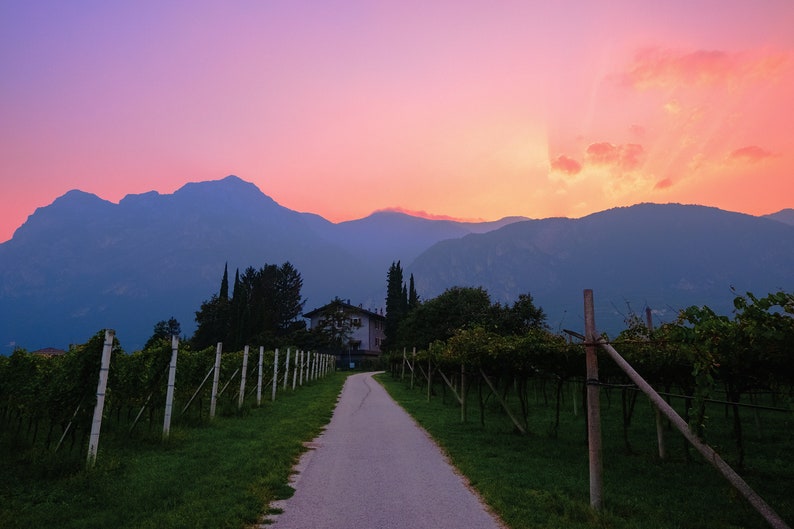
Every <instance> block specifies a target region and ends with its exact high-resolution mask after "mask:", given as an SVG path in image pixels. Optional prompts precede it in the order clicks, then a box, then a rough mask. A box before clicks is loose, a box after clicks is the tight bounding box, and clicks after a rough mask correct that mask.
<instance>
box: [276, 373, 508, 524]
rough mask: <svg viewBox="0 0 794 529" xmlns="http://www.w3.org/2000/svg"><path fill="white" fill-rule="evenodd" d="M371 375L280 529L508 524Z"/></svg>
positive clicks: (344, 401) (299, 484)
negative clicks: (458, 472) (468, 485)
mask: <svg viewBox="0 0 794 529" xmlns="http://www.w3.org/2000/svg"><path fill="white" fill-rule="evenodd" d="M372 375H373V374H372V373H363V374H357V375H352V376H351V377H349V378H348V379H347V381H346V382H345V385H344V388H343V389H342V393H341V396H340V399H339V403H338V404H337V407H336V410H335V411H334V414H333V417H332V419H331V422H330V423H329V424H328V427H327V429H326V430H325V432H324V433H323V434H322V435H321V436H320V437H318V438H317V439H315V440H314V441H313V442H312V443H310V447H311V448H312V449H311V450H309V452H307V453H306V454H305V455H304V457H303V458H302V459H301V462H300V463H299V465H298V467H297V469H296V470H297V471H298V474H297V475H296V479H295V481H294V483H293V487H295V494H294V496H293V497H292V498H290V499H288V500H283V501H281V502H277V503H276V504H274V505H273V507H278V508H281V509H283V513H282V514H280V515H278V516H272V517H271V520H273V521H274V522H275V523H274V524H273V525H269V526H263V527H273V528H275V529H337V528H338V529H343V528H344V529H390V528H400V529H405V528H412V529H422V528H426V529H447V528H448V529H503V527H504V526H503V525H501V524H500V522H499V520H498V519H497V518H496V517H495V516H494V515H492V514H490V513H489V512H488V511H487V510H486V508H485V507H484V506H483V504H482V502H481V501H480V500H479V498H478V497H477V496H476V495H475V493H474V492H472V491H471V490H470V489H469V488H468V487H467V485H466V482H465V478H462V477H461V476H460V475H458V474H457V473H456V472H455V470H454V469H453V468H452V466H450V464H449V462H448V461H447V459H446V457H445V456H444V455H443V454H442V452H441V451H440V450H439V448H438V447H437V446H436V445H435V443H434V442H433V441H432V440H430V438H429V436H428V435H427V433H426V432H425V431H424V430H422V429H421V428H419V427H418V426H417V425H416V423H415V422H414V421H413V419H412V418H411V417H410V416H409V415H408V414H407V413H406V412H405V411H404V410H403V409H402V408H400V407H399V406H398V405H397V404H396V403H395V402H394V401H393V400H392V398H391V397H390V396H389V395H388V394H387V393H386V391H385V390H384V389H383V387H382V386H381V385H380V384H378V383H377V382H376V381H374V380H373V379H372Z"/></svg>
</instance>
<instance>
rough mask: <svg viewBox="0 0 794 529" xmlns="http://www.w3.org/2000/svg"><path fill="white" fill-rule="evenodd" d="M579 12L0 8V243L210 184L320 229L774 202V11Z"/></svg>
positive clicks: (790, 110) (783, 142)
mask: <svg viewBox="0 0 794 529" xmlns="http://www.w3.org/2000/svg"><path fill="white" fill-rule="evenodd" d="M600 4H601V3H597V2H587V3H584V2H582V3H580V2H572V1H568V2H554V3H545V2H525V1H520V2H519V1H516V2H500V3H496V4H495V3H493V2H479V1H473V2H446V1H440V2H413V1H402V2H377V3H372V2H355V1H345V2H304V1H295V2H292V1H291V2H279V1H274V2H235V3H223V2H204V1H200V2H189V3H181V2H174V3H171V2H169V3H161V2H134V3H121V4H119V3H115V2H94V1H80V2H23V1H16V0H11V1H8V2H2V3H0V72H2V73H1V74H0V124H1V125H0V186H2V187H0V189H1V190H2V193H1V194H0V197H1V198H0V241H5V240H7V239H9V238H10V237H11V236H12V234H13V232H14V230H15V229H16V228H18V227H19V226H20V225H21V224H22V223H24V221H25V219H26V218H27V216H28V215H30V214H32V213H33V212H34V210H35V209H36V208H37V207H40V206H44V205H47V204H49V203H51V202H52V201H53V200H54V199H55V198H57V197H58V196H60V195H62V194H64V193H65V192H67V191H69V190H71V189H82V190H83V191H87V192H90V193H95V194H97V195H99V196H100V197H102V198H104V199H107V200H111V201H114V202H117V201H119V200H120V199H121V198H123V197H124V196H125V195H126V194H128V193H142V192H146V191H150V190H157V191H159V192H161V193H171V192H173V191H175V190H176V189H178V188H179V187H181V186H183V185H184V184H185V183H187V182H195V181H203V180H217V179H220V178H223V177H225V176H226V175H229V174H236V175H237V176H239V177H240V178H242V179H243V180H246V181H250V182H253V183H255V184H256V185H257V186H258V187H259V188H260V189H261V190H262V191H263V192H264V193H265V194H267V195H269V196H271V197H272V198H273V199H274V200H276V201H277V202H279V203H280V204H282V205H283V206H286V207H289V208H291V209H295V210H298V211H307V212H313V213H317V214H319V215H322V216H323V217H325V218H327V219H329V220H331V221H334V222H339V221H344V220H350V219H355V218H361V217H364V216H366V215H368V214H370V213H372V212H374V211H378V210H385V209H388V210H397V211H408V212H414V213H416V214H419V215H421V216H425V217H428V218H460V219H465V220H475V219H476V220H496V219H499V218H501V217H506V216H513V215H521V216H526V217H531V218H543V217H550V216H569V217H579V216H582V215H586V214H589V213H592V212H595V211H600V210H603V209H607V208H610V207H615V206H623V205H631V204H635V203H638V202H660V203H666V202H682V203H697V204H703V205H708V206H716V207H719V208H723V209H727V210H731V211H740V212H745V213H750V214H765V213H772V212H775V211H778V210H780V209H783V208H788V207H794V145H793V144H794V133H792V125H791V119H792V116H794V96H792V94H794V31H793V30H792V28H794V6H793V5H792V4H791V2H790V1H789V0H779V1H778V0H764V1H762V2H734V1H727V2H627V1H626V2H612V3H610V4H609V6H608V7H605V6H603V5H600ZM417 212H418V213H417Z"/></svg>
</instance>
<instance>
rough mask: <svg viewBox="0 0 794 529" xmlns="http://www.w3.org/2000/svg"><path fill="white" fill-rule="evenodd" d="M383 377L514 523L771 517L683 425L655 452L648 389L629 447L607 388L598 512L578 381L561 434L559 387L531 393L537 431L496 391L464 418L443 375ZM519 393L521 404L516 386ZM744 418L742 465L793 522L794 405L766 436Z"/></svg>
mask: <svg viewBox="0 0 794 529" xmlns="http://www.w3.org/2000/svg"><path fill="white" fill-rule="evenodd" d="M378 379H379V380H380V381H381V383H383V385H384V386H385V387H386V389H387V390H388V391H389V393H390V394H391V395H392V396H393V397H394V398H395V400H397V401H398V402H399V403H400V404H401V405H402V406H403V407H404V408H405V409H406V410H407V411H408V412H409V413H410V414H411V415H412V416H414V418H415V419H416V420H417V421H418V422H419V423H420V424H421V425H422V426H423V427H424V428H426V429H427V430H428V432H429V433H430V434H431V435H432V436H433V437H434V438H435V439H436V441H437V442H438V443H439V444H440V445H441V446H442V447H443V449H444V450H445V451H446V452H447V453H448V455H449V456H450V458H451V460H452V461H453V463H454V464H455V466H456V467H458V468H459V470H460V471H461V472H462V473H463V474H464V475H466V476H467V477H468V478H469V480H470V481H471V483H472V485H473V486H474V487H475V488H476V489H477V490H478V491H479V492H480V494H481V495H482V496H483V498H484V499H485V501H486V502H487V503H488V504H489V505H491V507H492V508H493V509H494V510H495V511H496V512H497V513H498V514H499V515H500V516H501V517H502V519H503V520H504V521H505V522H506V523H507V524H508V525H509V526H510V527H511V528H513V529H519V528H533V529H543V528H561V529H562V528H566V529H576V528H592V527H605V528H615V529H623V528H626V529H628V528H631V529H662V528H702V529H728V528H731V529H734V528H735V529H738V528H759V529H761V528H766V527H768V526H767V524H766V522H765V521H764V519H763V518H762V517H761V515H759V514H758V513H756V512H755V511H754V510H753V509H752V508H751V507H750V506H749V505H748V504H747V503H746V501H745V500H744V499H743V498H742V497H741V496H739V495H738V494H737V493H736V492H735V491H734V490H733V489H732V488H731V487H730V486H729V485H728V483H727V482H726V481H725V480H724V479H723V478H722V476H721V475H720V474H719V473H718V472H717V471H716V470H715V469H714V468H713V467H711V466H710V465H709V464H708V463H706V462H705V461H704V460H703V459H702V457H701V456H700V455H699V454H698V453H697V452H695V451H694V450H692V451H691V454H692V456H691V460H688V458H687V455H686V449H685V448H684V446H685V445H684V440H683V438H682V436H681V435H680V434H678V433H677V432H674V431H672V430H671V431H668V432H667V434H666V438H667V451H668V457H667V458H666V459H665V460H664V461H661V460H659V458H658V455H657V445H656V430H655V423H654V418H653V414H652V409H651V407H650V404H649V403H648V401H647V399H646V398H645V397H644V396H639V397H638V400H637V404H636V409H635V414H634V418H633V421H632V425H631V427H630V429H629V440H630V444H631V453H629V452H628V451H627V449H626V446H625V443H624V440H623V429H622V413H621V400H620V392H619V390H612V391H611V394H610V397H611V399H607V398H606V395H602V398H601V404H602V440H603V459H604V463H603V466H604V474H603V476H604V478H603V479H604V491H603V494H604V496H603V499H604V509H603V510H602V511H600V512H596V511H594V510H593V509H591V508H590V499H589V477H588V476H589V474H588V454H587V444H586V441H585V425H584V418H583V416H582V410H581V406H580V407H579V410H578V411H579V413H578V416H575V415H574V413H573V405H572V402H571V391H572V389H573V388H570V387H569V388H567V389H566V392H565V396H566V397H567V400H566V402H565V404H564V405H563V411H562V413H561V424H560V428H559V431H558V433H557V436H556V437H553V436H552V435H551V431H552V428H551V426H552V424H553V421H554V411H553V402H554V401H553V397H552V396H550V397H549V403H548V405H546V404H545V403H544V401H543V398H542V392H541V391H540V390H539V391H538V392H537V393H536V395H537V399H535V400H532V401H531V402H530V412H529V431H530V433H529V435H527V436H523V435H519V434H517V433H515V430H514V428H513V426H512V424H511V423H510V422H509V421H508V420H507V419H506V418H505V416H504V413H503V412H502V411H501V409H500V408H498V407H497V406H495V405H494V403H493V401H494V399H493V398H491V399H490V400H489V401H488V402H489V404H488V407H487V412H486V414H485V426H484V427H483V426H481V425H480V422H479V407H478V405H477V403H476V400H475V399H476V395H474V394H472V395H471V396H470V399H471V401H470V404H469V414H468V422H467V423H466V424H462V423H461V422H460V410H459V407H458V405H457V403H456V402H453V401H454V399H453V397H452V396H451V394H450V393H449V392H448V391H447V395H446V398H445V399H442V396H441V395H442V388H441V386H436V387H435V393H436V396H434V397H433V399H432V401H431V402H430V403H428V402H427V401H426V395H427V393H426V387H424V388H416V389H413V390H411V389H410V388H409V387H408V384H406V383H404V382H400V381H399V380H395V379H393V378H392V377H391V376H390V375H388V374H385V375H380V376H379V377H378ZM531 399H532V397H531ZM443 400H445V401H446V402H445V403H444V402H442V401H443ZM674 404H675V402H674ZM511 405H512V406H513V409H514V410H516V411H517V410H518V406H517V402H516V401H515V398H513V401H512V402H511ZM679 412H680V410H679ZM710 412H711V413H712V415H713V416H712V417H710V419H709V422H708V430H707V436H708V438H709V439H708V440H709V441H710V442H712V443H713V444H716V445H717V447H718V449H719V451H720V452H721V453H723V454H724V455H723V457H725V458H726V460H727V461H728V462H729V464H730V463H733V462H734V455H735V454H734V453H735V448H734V444H733V441H732V439H731V438H730V434H729V432H730V423H729V421H727V420H726V419H725V418H724V415H723V408H722V407H721V406H717V405H714V406H713V407H712V408H711V409H710ZM744 425H745V426H744V427H745V444H746V454H747V455H746V462H745V469H744V470H743V471H741V472H740V473H741V474H742V476H743V478H744V479H745V480H746V481H747V482H748V483H749V484H750V485H751V486H752V487H754V488H755V490H756V492H758V493H759V494H760V495H761V497H762V498H764V499H765V500H766V501H767V503H769V504H770V505H771V506H772V507H773V509H775V511H776V512H777V513H778V515H780V516H781V517H782V518H783V519H784V520H787V521H788V522H789V523H791V522H792V521H794V505H792V498H794V454H793V453H792V451H791V448H792V447H793V446H794V432H793V430H794V429H793V428H792V426H794V417H792V414H791V413H780V412H768V413H765V414H764V415H763V417H762V426H763V428H762V430H761V432H762V434H763V435H761V436H760V438H759V435H758V433H757V430H756V429H755V427H754V422H753V418H752V417H751V416H750V415H749V412H748V416H747V417H745V421H744Z"/></svg>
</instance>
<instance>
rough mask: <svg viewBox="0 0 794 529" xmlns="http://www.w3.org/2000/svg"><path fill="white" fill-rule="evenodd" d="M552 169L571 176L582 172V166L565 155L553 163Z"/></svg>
mask: <svg viewBox="0 0 794 529" xmlns="http://www.w3.org/2000/svg"><path fill="white" fill-rule="evenodd" d="M551 169H552V171H558V172H561V173H566V174H569V175H577V174H579V172H580V171H581V170H582V164H580V163H579V162H577V161H576V160H574V159H573V158H568V157H567V156H565V155H564V154H561V155H560V156H558V157H557V158H555V159H554V160H552V161H551Z"/></svg>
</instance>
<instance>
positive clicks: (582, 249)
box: [407, 204, 794, 332]
mask: <svg viewBox="0 0 794 529" xmlns="http://www.w3.org/2000/svg"><path fill="white" fill-rule="evenodd" d="M407 273H413V274H414V276H415V277H416V287H417V290H418V291H419V292H420V293H421V294H423V295H424V296H430V297H433V296H435V295H437V294H439V293H441V292H443V291H444V289H446V288H448V287H450V286H453V285H461V284H470V285H481V286H483V287H485V289H486V290H487V291H488V292H489V293H490V294H491V296H492V298H493V299H494V300H497V301H505V302H509V301H512V300H514V299H515V296H516V292H531V293H532V295H533V297H534V298H535V300H536V302H537V303H538V304H539V305H540V306H542V307H543V308H544V309H545V310H546V312H547V313H548V315H549V324H550V325H551V326H552V328H554V329H557V328H571V329H579V330H580V329H581V328H582V326H583V321H582V290H583V289H585V288H592V289H594V291H595V297H596V308H597V314H596V322H597V324H598V326H599V328H600V329H601V330H606V331H612V332H615V331H617V330H620V329H621V328H622V327H621V326H622V324H623V321H624V317H625V316H626V315H628V314H629V312H632V311H633V312H636V313H638V314H640V313H643V311H644V308H645V307H646V306H650V307H651V309H652V310H653V311H654V313H655V314H656V318H657V321H660V320H662V321H670V320H672V319H673V318H674V317H675V314H676V312H677V311H678V310H679V309H681V308H685V307H687V306H689V305H708V306H709V307H711V308H713V309H715V310H716V311H718V312H719V313H721V314H726V315H729V314H730V313H731V309H732V301H733V298H734V297H735V295H736V294H735V293H734V291H735V292H736V293H739V294H744V293H745V292H746V291H751V292H753V293H755V294H757V295H763V294H766V293H768V292H772V291H777V290H781V289H782V290H786V291H789V292H790V291H792V290H794V226H791V225H788V224H785V223H783V222H778V221H775V220H771V219H767V218H758V217H753V216H749V215H743V214H738V213H731V212H726V211H722V210H719V209H715V208H708V207H702V206H684V205H678V204H667V205H657V204H640V205H636V206H632V207H628V208H618V209H612V210H608V211H604V212H601V213H596V214H593V215H590V216H588V217H584V218H582V219H577V220H571V219H564V218H556V219H545V220H531V221H525V222H517V223H514V224H511V225H509V226H506V227H504V228H501V229H499V230H496V231H492V232H490V233H486V234H481V235H477V234H472V235H468V236H466V237H463V238H461V239H458V240H450V241H444V242H440V243H438V244H436V245H435V246H434V247H433V248H431V249H429V250H428V251H427V252H425V253H424V254H422V255H421V256H420V257H419V258H418V259H417V260H416V261H415V262H414V263H413V264H412V265H411V266H410V267H408V269H407Z"/></svg>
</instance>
